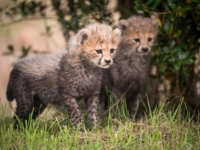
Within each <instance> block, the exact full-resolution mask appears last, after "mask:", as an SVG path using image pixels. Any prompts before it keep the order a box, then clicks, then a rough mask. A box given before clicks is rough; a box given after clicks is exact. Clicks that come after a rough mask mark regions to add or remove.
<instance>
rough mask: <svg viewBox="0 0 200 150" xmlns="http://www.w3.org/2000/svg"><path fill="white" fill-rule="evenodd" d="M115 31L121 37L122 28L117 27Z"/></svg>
mask: <svg viewBox="0 0 200 150" xmlns="http://www.w3.org/2000/svg"><path fill="white" fill-rule="evenodd" d="M113 31H114V33H115V35H116V36H117V37H120V36H121V33H122V32H121V30H120V29H118V28H115V29H114V30H113Z"/></svg>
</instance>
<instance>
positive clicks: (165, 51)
mask: <svg viewBox="0 0 200 150" xmlns="http://www.w3.org/2000/svg"><path fill="white" fill-rule="evenodd" d="M162 50H163V52H164V53H165V54H168V53H169V52H170V50H169V48H168V47H166V46H165V47H163V49H162Z"/></svg>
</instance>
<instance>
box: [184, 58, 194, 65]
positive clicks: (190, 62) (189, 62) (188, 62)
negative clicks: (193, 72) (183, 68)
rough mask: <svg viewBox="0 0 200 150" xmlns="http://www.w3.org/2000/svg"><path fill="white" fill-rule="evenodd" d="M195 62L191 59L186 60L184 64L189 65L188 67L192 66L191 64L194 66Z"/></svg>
mask: <svg viewBox="0 0 200 150" xmlns="http://www.w3.org/2000/svg"><path fill="white" fill-rule="evenodd" d="M193 62H194V60H193V59H191V58H188V59H185V60H184V61H183V63H184V64H187V65H190V64H192V63H193Z"/></svg>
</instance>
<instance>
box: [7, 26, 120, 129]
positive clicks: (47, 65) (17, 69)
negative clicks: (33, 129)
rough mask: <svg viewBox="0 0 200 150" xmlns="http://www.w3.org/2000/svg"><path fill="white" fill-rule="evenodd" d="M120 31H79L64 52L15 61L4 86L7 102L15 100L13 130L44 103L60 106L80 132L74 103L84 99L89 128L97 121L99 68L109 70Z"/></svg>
mask: <svg viewBox="0 0 200 150" xmlns="http://www.w3.org/2000/svg"><path fill="white" fill-rule="evenodd" d="M120 34H121V31H120V30H119V29H118V28H116V29H114V30H113V29H112V28H111V27H110V26H108V25H104V24H92V25H88V26H86V27H85V28H84V29H81V30H80V31H79V32H78V33H77V35H76V36H74V37H72V38H71V39H70V41H69V44H68V45H69V47H68V51H65V52H63V51H62V52H58V53H56V54H46V55H45V54H43V55H42V54H41V55H38V56H35V57H32V58H25V59H22V60H20V61H19V62H17V63H16V64H15V66H14V68H13V70H12V71H11V73H10V79H9V83H8V87H7V98H8V100H9V101H12V100H13V99H16V102H17V107H16V112H15V114H16V115H15V117H14V120H15V128H16V127H17V125H18V123H19V122H18V119H19V120H21V121H22V122H23V123H24V122H25V121H26V120H28V118H29V117H30V114H31V113H32V115H31V116H32V118H33V119H35V118H36V117H37V116H38V115H39V114H40V113H42V111H43V110H44V109H45V108H46V106H47V105H48V104H54V105H58V106H64V108H65V109H66V111H67V113H68V115H69V117H70V119H71V121H72V123H73V125H74V126H75V127H77V126H79V127H80V130H83V129H84V120H83V117H82V115H81V112H80V109H79V106H78V104H77V100H79V99H80V98H84V99H85V102H86V105H87V112H88V118H89V119H90V121H91V123H92V125H95V124H96V123H97V122H98V121H99V115H98V103H99V97H98V96H99V91H100V87H101V80H102V75H103V69H102V68H109V67H110V66H111V65H112V64H113V58H114V56H115V54H116V49H117V47H118V43H119V40H120Z"/></svg>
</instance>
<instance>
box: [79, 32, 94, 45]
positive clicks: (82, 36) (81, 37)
mask: <svg viewBox="0 0 200 150" xmlns="http://www.w3.org/2000/svg"><path fill="white" fill-rule="evenodd" d="M90 34H91V32H90V30H88V29H82V30H80V31H79V32H78V34H77V44H78V45H79V46H80V45H83V43H84V42H85V41H86V40H87V39H88V37H89V36H90Z"/></svg>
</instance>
